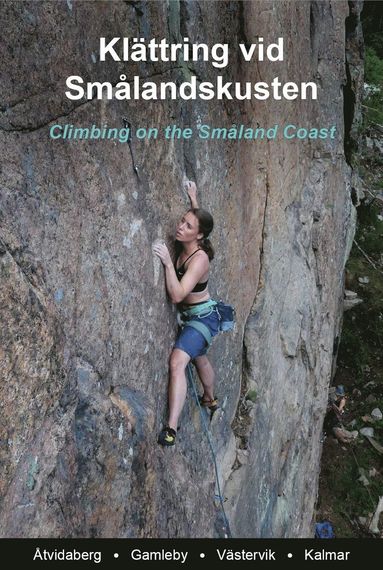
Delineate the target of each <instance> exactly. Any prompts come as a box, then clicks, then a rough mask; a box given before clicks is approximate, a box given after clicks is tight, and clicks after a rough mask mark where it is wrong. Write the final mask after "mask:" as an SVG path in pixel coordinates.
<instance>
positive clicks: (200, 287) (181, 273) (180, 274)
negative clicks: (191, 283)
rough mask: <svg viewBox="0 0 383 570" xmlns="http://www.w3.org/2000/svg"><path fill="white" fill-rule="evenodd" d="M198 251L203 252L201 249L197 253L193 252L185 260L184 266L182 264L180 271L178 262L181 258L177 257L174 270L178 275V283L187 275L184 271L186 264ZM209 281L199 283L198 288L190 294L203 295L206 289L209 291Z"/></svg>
mask: <svg viewBox="0 0 383 570" xmlns="http://www.w3.org/2000/svg"><path fill="white" fill-rule="evenodd" d="M197 251H201V250H200V249H196V250H195V251H193V253H192V254H191V255H189V257H188V258H187V259H185V261H184V262H183V264H182V265H181V266H180V267H178V269H177V261H178V259H179V256H178V257H177V259H176V262H175V265H174V268H175V270H176V275H177V278H178V281H181V278H182V277H183V276H184V275H185V270H184V269H183V267H184V265H185V263H186V262H187V261H188V260H189V259H190V258H191V257H192V256H193V255H194V254H195V253H197ZM208 281H209V279H208V280H207V281H205V282H204V283H197V284H196V286H195V287H194V289H192V290H191V291H190V292H191V293H201V292H202V291H204V290H205V289H207V284H208Z"/></svg>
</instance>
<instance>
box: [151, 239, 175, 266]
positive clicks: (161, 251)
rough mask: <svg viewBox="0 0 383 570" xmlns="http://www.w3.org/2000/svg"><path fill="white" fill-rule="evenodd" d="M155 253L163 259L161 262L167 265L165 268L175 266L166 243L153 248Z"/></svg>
mask: <svg viewBox="0 0 383 570" xmlns="http://www.w3.org/2000/svg"><path fill="white" fill-rule="evenodd" d="M153 252H154V253H155V254H156V255H158V257H159V258H160V259H161V261H162V263H163V264H164V265H165V267H172V266H173V262H172V258H171V257H170V253H169V250H168V248H167V246H166V245H165V244H164V243H156V244H155V245H154V246H153Z"/></svg>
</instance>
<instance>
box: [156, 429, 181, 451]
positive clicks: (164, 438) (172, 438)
mask: <svg viewBox="0 0 383 570" xmlns="http://www.w3.org/2000/svg"><path fill="white" fill-rule="evenodd" d="M176 436H177V433H176V432H175V431H174V429H172V428H171V427H169V426H165V427H164V429H163V430H162V431H161V433H160V435H159V436H158V443H159V444H160V445H166V446H170V445H174V444H175V442H176Z"/></svg>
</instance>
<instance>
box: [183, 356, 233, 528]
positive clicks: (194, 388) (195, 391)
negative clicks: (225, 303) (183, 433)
mask: <svg viewBox="0 0 383 570" xmlns="http://www.w3.org/2000/svg"><path fill="white" fill-rule="evenodd" d="M186 370H187V375H188V378H189V383H190V384H191V386H192V389H193V392H194V397H195V400H196V402H197V404H198V408H199V412H200V416H201V421H202V425H203V429H204V431H205V433H206V436H207V439H208V442H209V446H210V449H211V453H212V456H213V462H214V471H215V480H216V484H217V490H218V494H216V495H215V498H217V499H219V502H220V506H221V511H222V515H223V519H224V521H225V526H226V535H227V538H233V535H232V534H231V530H230V525H229V521H228V519H227V516H226V513H225V507H224V506H223V497H222V493H221V486H220V484H219V474H218V466H217V460H216V454H215V451H214V446H213V442H212V438H211V435H210V432H209V428H208V425H207V423H206V418H205V414H204V412H203V410H202V407H201V403H200V398H199V396H198V392H197V388H196V385H195V382H194V378H193V371H192V367H191V364H190V362H189V364H188V365H187V367H186Z"/></svg>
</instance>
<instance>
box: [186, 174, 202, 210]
mask: <svg viewBox="0 0 383 570" xmlns="http://www.w3.org/2000/svg"><path fill="white" fill-rule="evenodd" d="M185 188H186V192H187V193H188V196H189V198H190V205H191V207H192V208H199V205H198V201H197V186H196V183H195V182H193V181H192V180H186V182H185Z"/></svg>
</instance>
